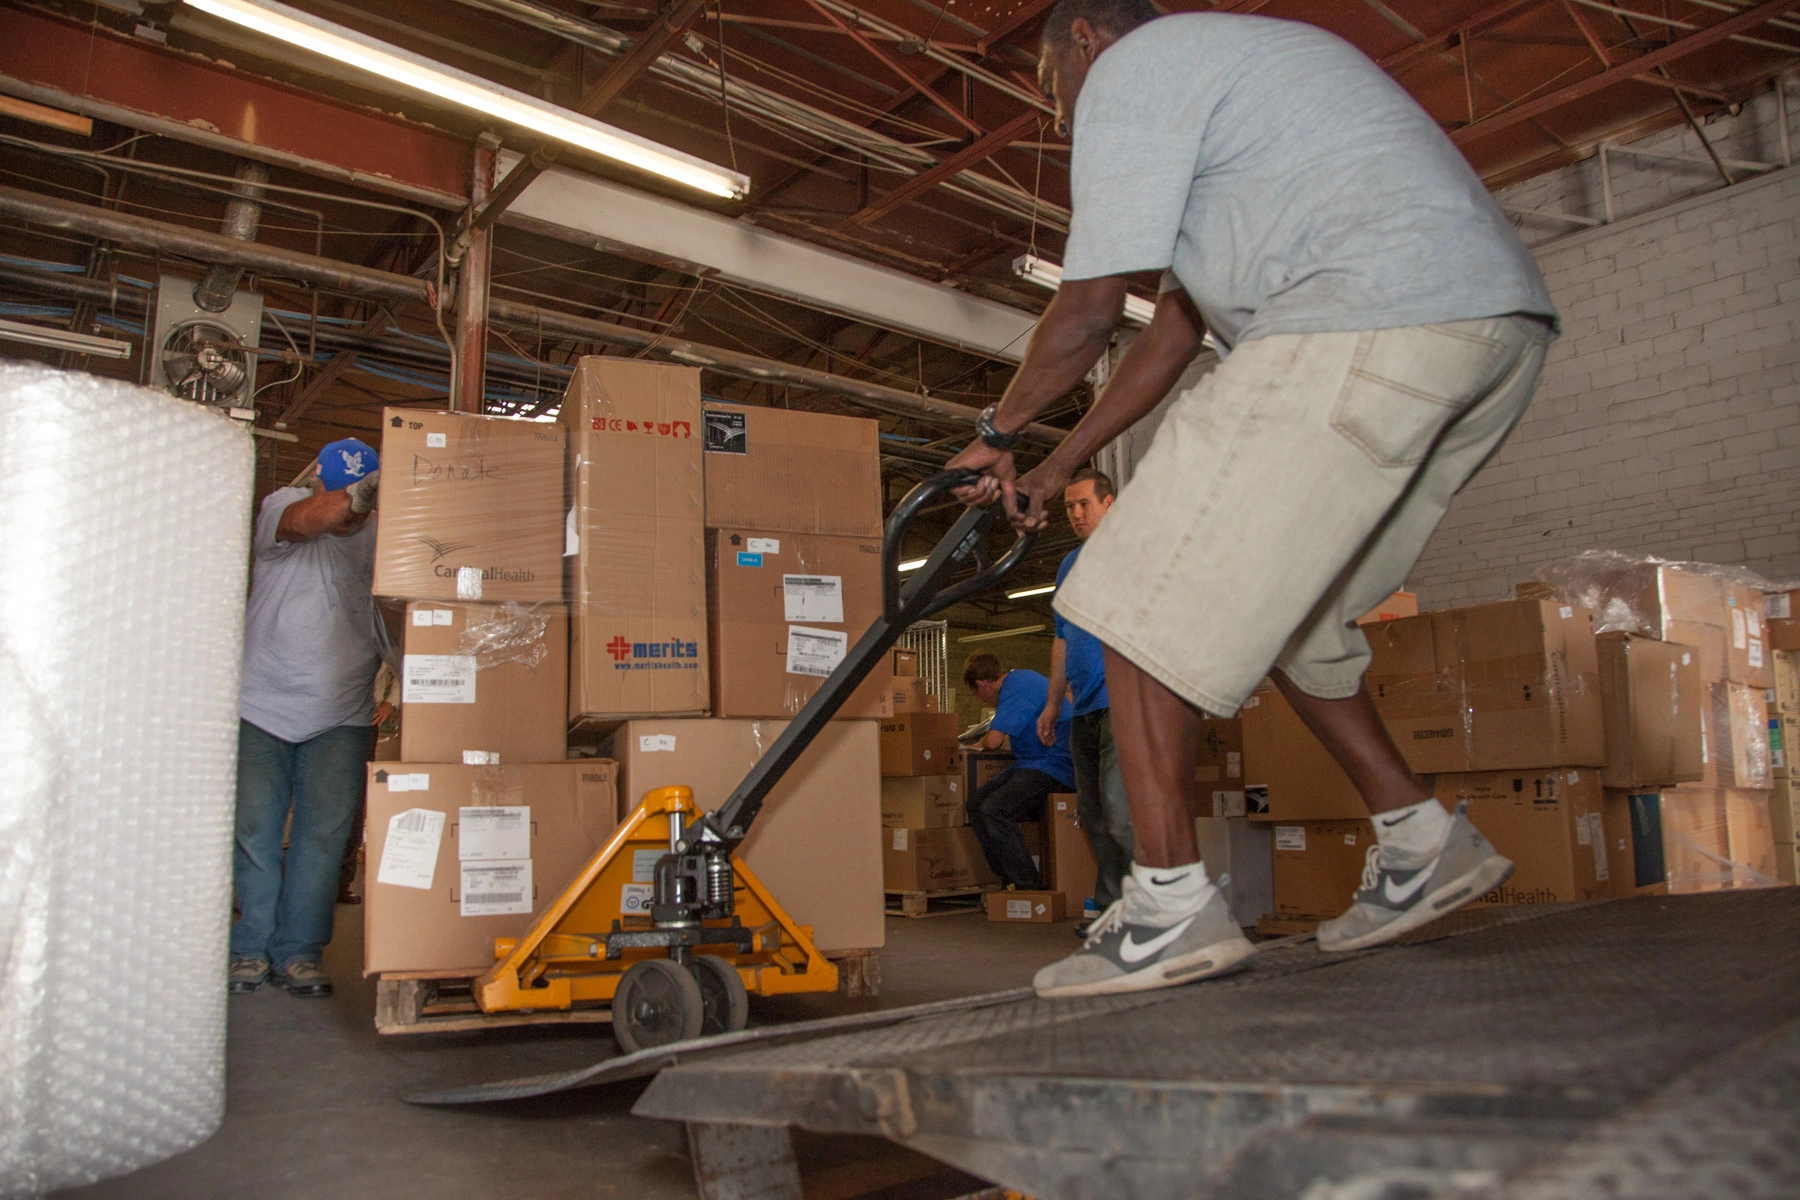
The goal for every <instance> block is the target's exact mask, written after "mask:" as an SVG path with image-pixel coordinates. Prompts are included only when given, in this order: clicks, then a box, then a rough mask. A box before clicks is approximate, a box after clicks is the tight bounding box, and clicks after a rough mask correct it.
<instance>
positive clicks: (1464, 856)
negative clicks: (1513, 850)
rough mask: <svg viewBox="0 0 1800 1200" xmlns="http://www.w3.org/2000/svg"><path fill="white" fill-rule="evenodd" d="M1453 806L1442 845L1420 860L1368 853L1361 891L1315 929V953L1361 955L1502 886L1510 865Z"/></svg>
mask: <svg viewBox="0 0 1800 1200" xmlns="http://www.w3.org/2000/svg"><path fill="white" fill-rule="evenodd" d="M1467 811H1468V805H1467V804H1459V805H1457V806H1456V815H1455V816H1454V817H1452V818H1451V822H1450V832H1449V834H1448V835H1446V837H1445V839H1444V843H1443V845H1441V846H1439V847H1438V848H1437V850H1436V851H1434V852H1432V853H1431V854H1426V855H1408V854H1403V853H1400V852H1398V851H1395V850H1390V849H1385V848H1383V847H1382V845H1381V843H1380V842H1377V843H1375V844H1374V845H1373V846H1370V847H1369V856H1368V858H1367V859H1366V860H1365V861H1364V862H1363V874H1362V888H1361V889H1360V890H1359V891H1358V892H1357V893H1356V896H1355V897H1354V898H1353V899H1352V900H1351V902H1350V907H1349V908H1348V909H1347V910H1346V911H1345V912H1344V914H1343V915H1342V916H1339V917H1333V918H1332V919H1331V920H1329V921H1325V922H1322V923H1321V924H1320V925H1319V949H1321V950H1331V951H1342V950H1363V949H1367V948H1368V947H1370V946H1379V945H1381V944H1382V943H1383V942H1390V941H1392V940H1394V939H1395V938H1397V937H1399V936H1400V935H1401V934H1404V933H1409V932H1411V931H1412V930H1414V929H1417V928H1418V927H1419V926H1421V925H1426V924H1429V923H1431V922H1432V921H1435V920H1437V919H1438V918H1439V917H1441V916H1443V915H1444V914H1445V913H1448V912H1454V911H1455V910H1457V909H1459V908H1461V907H1462V906H1463V905H1465V904H1467V903H1469V902H1470V901H1471V900H1475V899H1478V898H1480V897H1481V896H1483V895H1485V894H1486V893H1488V892H1490V891H1492V890H1493V889H1495V888H1497V887H1499V886H1500V885H1501V884H1503V883H1505V882H1506V881H1507V879H1508V877H1510V876H1511V875H1512V873H1513V864H1512V860H1511V859H1509V858H1503V857H1502V856H1501V855H1500V853H1499V851H1497V850H1495V849H1494V847H1493V845H1492V844H1491V843H1489V841H1488V840H1487V839H1486V838H1485V837H1482V836H1481V830H1479V829H1477V828H1475V825H1474V823H1473V822H1471V821H1470V820H1469V818H1468V816H1467Z"/></svg>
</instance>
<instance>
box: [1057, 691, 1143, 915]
mask: <svg viewBox="0 0 1800 1200" xmlns="http://www.w3.org/2000/svg"><path fill="white" fill-rule="evenodd" d="M1069 757H1070V758H1071V759H1072V760H1074V764H1075V796H1076V801H1075V811H1076V813H1077V814H1078V815H1079V816H1080V817H1081V831H1082V832H1083V833H1085V834H1087V840H1088V845H1089V847H1091V848H1092V849H1093V851H1094V865H1095V867H1096V871H1095V875H1094V905H1095V907H1096V908H1098V909H1099V911H1101V912H1105V911H1106V908H1107V906H1108V905H1109V904H1111V903H1112V902H1113V901H1114V900H1117V899H1118V898H1119V894H1120V893H1119V889H1120V884H1121V882H1122V881H1123V880H1124V878H1125V875H1126V873H1127V872H1129V871H1130V870H1131V805H1129V804H1128V803H1126V800H1125V777H1124V776H1123V775H1122V774H1120V772H1119V750H1118V747H1117V746H1116V745H1115V744H1114V743H1113V732H1112V710H1111V709H1109V708H1103V709H1101V710H1100V711H1099V712H1091V713H1083V714H1081V715H1080V716H1079V717H1076V718H1075V723H1074V725H1073V726H1071V727H1070V729H1069Z"/></svg>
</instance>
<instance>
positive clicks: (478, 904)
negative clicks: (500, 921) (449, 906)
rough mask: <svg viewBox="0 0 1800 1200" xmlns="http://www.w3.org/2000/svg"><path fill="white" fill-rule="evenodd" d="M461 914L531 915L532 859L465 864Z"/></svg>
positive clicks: (466, 915) (467, 915)
mask: <svg viewBox="0 0 1800 1200" xmlns="http://www.w3.org/2000/svg"><path fill="white" fill-rule="evenodd" d="M461 911H462V915H463V916H465V917H502V916H509V915H515V914H522V915H530V913H531V860H530V859H525V860H524V861H522V862H497V863H496V862H466V863H463V864H462V909H461Z"/></svg>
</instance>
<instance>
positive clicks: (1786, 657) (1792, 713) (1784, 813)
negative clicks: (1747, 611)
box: [1768, 593, 1800, 883]
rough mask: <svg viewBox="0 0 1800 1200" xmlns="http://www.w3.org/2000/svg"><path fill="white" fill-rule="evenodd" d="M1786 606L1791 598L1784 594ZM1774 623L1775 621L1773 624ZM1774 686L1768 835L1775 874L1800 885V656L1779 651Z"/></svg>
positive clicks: (1771, 691) (1770, 698) (1775, 657)
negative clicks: (1799, 776)
mask: <svg viewBox="0 0 1800 1200" xmlns="http://www.w3.org/2000/svg"><path fill="white" fill-rule="evenodd" d="M1781 596H1782V599H1783V601H1784V605H1783V607H1784V610H1785V604H1786V602H1788V600H1789V597H1788V594H1787V593H1781ZM1770 623H1771V624H1773V623H1774V622H1773V620H1771V622H1770ZM1773 668H1774V672H1773V673H1774V676H1775V686H1774V687H1772V688H1770V689H1769V691H1768V703H1769V763H1770V775H1771V776H1772V778H1771V779H1770V792H1769V832H1770V835H1771V837H1772V838H1773V840H1774V845H1775V873H1776V875H1777V876H1779V877H1780V878H1781V880H1782V881H1783V882H1785V883H1800V847H1796V844H1795V843H1796V838H1795V834H1794V831H1795V829H1796V828H1800V788H1797V787H1796V786H1795V777H1794V771H1795V764H1794V755H1795V754H1796V753H1797V752H1800V654H1796V653H1795V652H1794V651H1792V650H1776V651H1775V652H1774V654H1773Z"/></svg>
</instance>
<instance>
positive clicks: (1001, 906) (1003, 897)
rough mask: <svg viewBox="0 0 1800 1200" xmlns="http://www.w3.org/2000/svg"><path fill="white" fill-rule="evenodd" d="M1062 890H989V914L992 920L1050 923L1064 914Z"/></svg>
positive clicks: (1060, 918)
mask: <svg viewBox="0 0 1800 1200" xmlns="http://www.w3.org/2000/svg"><path fill="white" fill-rule="evenodd" d="M1064 912H1065V910H1064V907H1063V894H1062V893H1061V892H1024V891H1013V892H989V893H988V897H987V916H988V920H990V921H1030V922H1035V923H1038V924H1048V923H1050V922H1053V921H1060V920H1062V919H1063V916H1064Z"/></svg>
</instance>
